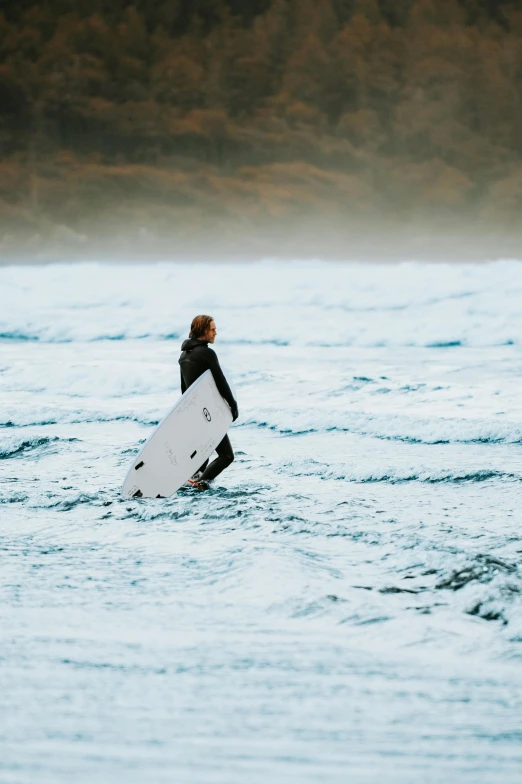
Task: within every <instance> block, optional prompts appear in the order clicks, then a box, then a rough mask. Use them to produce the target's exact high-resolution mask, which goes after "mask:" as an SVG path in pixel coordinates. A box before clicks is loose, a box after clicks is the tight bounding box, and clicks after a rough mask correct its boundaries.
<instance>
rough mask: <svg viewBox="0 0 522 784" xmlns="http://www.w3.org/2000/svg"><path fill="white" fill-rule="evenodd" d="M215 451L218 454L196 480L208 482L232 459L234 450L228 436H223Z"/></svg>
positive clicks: (226, 466)
mask: <svg viewBox="0 0 522 784" xmlns="http://www.w3.org/2000/svg"><path fill="white" fill-rule="evenodd" d="M216 452H217V454H218V456H217V457H216V459H215V460H213V461H212V463H211V464H210V465H209V466H208V467H207V468H206V469H205V470H204V471H203V473H202V474H201V476H200V477H199V479H198V482H210V481H212V479H215V478H216V476H218V475H219V474H220V473H221V472H222V471H224V470H225V468H228V466H229V465H230V463H232V462H233V460H234V451H233V449H232V444H231V443H230V438H229V437H228V436H225V438H224V439H223V441H221V442H220V443H219V444H218V445H217V447H216Z"/></svg>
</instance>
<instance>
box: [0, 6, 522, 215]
mask: <svg viewBox="0 0 522 784" xmlns="http://www.w3.org/2000/svg"><path fill="white" fill-rule="evenodd" d="M521 198H522V10H520V3H519V2H517V1H516V0H512V1H511V2H498V1H497V0H135V2H126V0H44V1H43V2H37V3H35V2H31V0H16V2H13V0H2V2H0V199H1V206H2V216H0V220H1V221H2V223H3V225H4V228H5V226H6V225H7V224H9V225H11V224H13V222H14V223H16V221H18V222H19V223H20V225H21V226H22V225H23V226H26V225H28V222H29V223H30V224H31V225H39V226H42V225H44V224H45V225H54V224H56V221H57V220H58V216H61V217H60V220H61V221H62V222H63V223H64V224H65V225H67V226H69V225H70V226H79V225H80V224H82V221H83V224H85V220H86V216H89V217H90V218H91V219H93V220H94V219H95V218H96V217H97V218H99V219H101V218H102V217H103V215H102V213H103V214H105V213H106V211H107V209H108V208H110V207H111V206H114V207H115V209H116V210H117V212H118V210H119V213H118V214H119V215H120V218H121V220H122V222H123V221H124V218H125V215H126V216H127V218H132V217H133V216H134V215H135V214H138V212H139V210H142V212H143V210H145V208H146V209H147V210H148V211H149V212H148V214H149V217H150V216H151V215H153V214H155V215H156V218H155V220H156V221H157V222H158V221H159V222H160V223H161V219H160V218H159V217H158V216H159V215H161V214H163V215H164V222H165V223H171V222H172V220H173V216H174V218H175V216H176V215H177V216H182V218H183V220H185V218H186V216H188V215H190V216H191V219H195V218H196V216H197V215H198V214H202V215H203V214H204V215H206V216H209V215H220V216H221V219H222V220H225V218H226V216H227V215H228V216H230V215H234V216H237V215H238V214H241V215H242V216H243V219H245V220H253V221H255V220H261V219H262V218H263V216H269V217H270V218H271V219H273V220H278V219H286V218H288V216H297V215H302V214H307V212H314V214H317V212H318V211H319V212H320V211H321V210H324V211H326V212H328V214H332V211H333V212H334V213H335V214H338V215H339V216H340V217H342V215H343V214H346V213H347V212H349V213H350V215H354V214H360V215H366V216H369V215H377V214H378V215H385V216H390V215H391V216H393V217H394V218H397V219H401V216H402V217H404V215H406V214H412V211H413V213H414V214H417V213H420V212H422V213H423V214H429V213H430V211H431V212H432V213H433V212H436V213H437V214H441V213H444V212H445V211H446V212H455V210H458V211H459V213H462V214H466V215H474V216H475V217H477V216H478V217H480V218H481V219H482V218H485V219H487V220H491V221H494V222H496V223H499V224H500V223H502V224H503V225H504V224H505V225H509V224H510V223H511V224H514V222H516V220H517V218H518V212H519V208H520V199H521ZM167 215H168V217H167ZM183 216H184V217H183ZM46 222H47V223H46ZM157 225H158V226H159V223H157Z"/></svg>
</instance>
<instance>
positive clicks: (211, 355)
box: [207, 348, 239, 421]
mask: <svg viewBox="0 0 522 784" xmlns="http://www.w3.org/2000/svg"><path fill="white" fill-rule="evenodd" d="M207 360H208V366H209V368H210V370H211V371H212V375H213V376H214V381H215V382H216V386H217V388H218V392H219V394H220V395H221V397H223V398H225V400H226V401H227V403H228V405H229V406H230V410H231V411H232V417H233V419H234V421H235V420H236V419H237V418H238V415H239V414H238V409H237V403H236V401H235V399H234V395H233V394H232V390H231V389H230V387H229V386H228V381H227V380H226V378H225V376H224V374H223V371H222V370H221V365H220V364H219V360H218V358H217V354H216V352H215V351H213V350H212V349H211V348H209V349H207Z"/></svg>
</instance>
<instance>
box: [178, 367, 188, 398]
mask: <svg viewBox="0 0 522 784" xmlns="http://www.w3.org/2000/svg"><path fill="white" fill-rule="evenodd" d="M179 375H180V378H181V394H182V395H184V394H185V392H186V391H187V385H186V384H185V379H184V378H183V371H182V369H181V368H180V369H179Z"/></svg>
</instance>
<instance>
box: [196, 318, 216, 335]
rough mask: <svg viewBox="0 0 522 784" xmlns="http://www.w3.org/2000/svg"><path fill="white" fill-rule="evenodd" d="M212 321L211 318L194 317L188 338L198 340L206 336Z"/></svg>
mask: <svg viewBox="0 0 522 784" xmlns="http://www.w3.org/2000/svg"><path fill="white" fill-rule="evenodd" d="M213 321H214V319H213V317H212V316H196V318H194V319H192V324H191V325H190V337H191V338H194V339H195V340H198V339H199V338H202V337H203V335H206V334H207V332H208V331H209V329H210V325H211V324H212V322H213Z"/></svg>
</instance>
